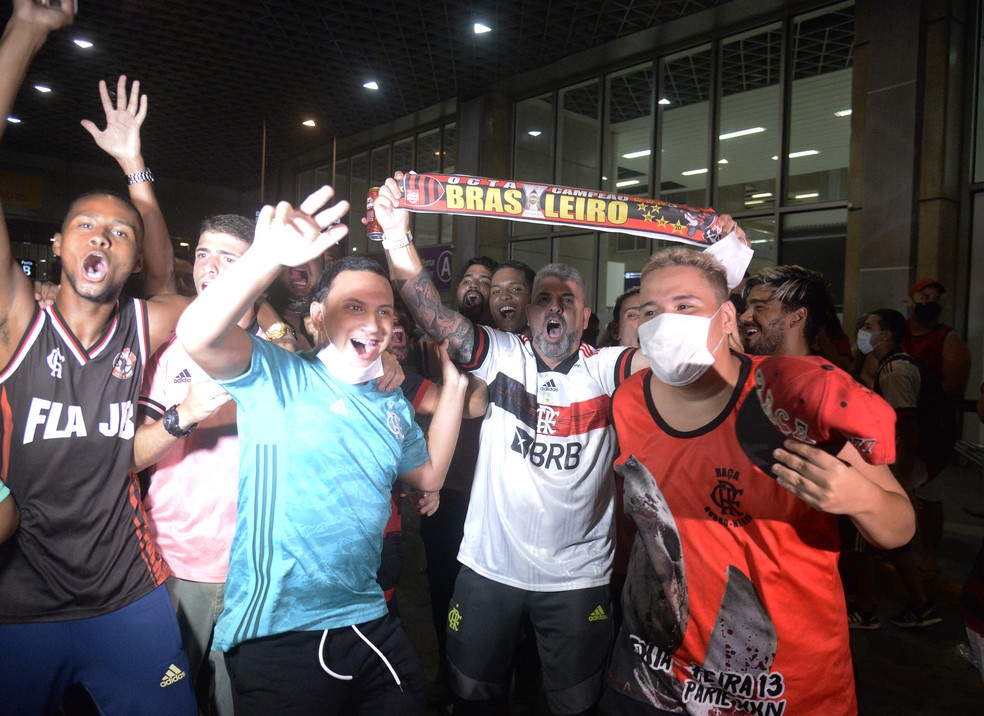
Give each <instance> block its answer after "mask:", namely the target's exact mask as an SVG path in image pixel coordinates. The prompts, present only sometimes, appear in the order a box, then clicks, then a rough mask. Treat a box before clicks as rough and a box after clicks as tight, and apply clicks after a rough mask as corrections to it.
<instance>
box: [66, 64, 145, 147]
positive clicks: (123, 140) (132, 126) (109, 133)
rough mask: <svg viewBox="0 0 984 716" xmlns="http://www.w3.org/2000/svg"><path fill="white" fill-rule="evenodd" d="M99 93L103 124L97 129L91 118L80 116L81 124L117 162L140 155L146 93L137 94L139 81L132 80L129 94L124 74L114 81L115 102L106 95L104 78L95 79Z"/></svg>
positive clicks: (107, 91) (107, 93)
mask: <svg viewBox="0 0 984 716" xmlns="http://www.w3.org/2000/svg"><path fill="white" fill-rule="evenodd" d="M99 97H100V98H101V99H102V106H103V112H105V113H106V128H105V129H103V130H100V129H99V128H98V127H96V125H95V123H94V122H91V121H90V120H88V119H83V120H82V126H83V127H85V129H86V131H88V132H89V134H91V135H92V138H93V139H95V140H96V144H97V145H99V148H100V149H102V150H103V151H104V152H106V153H107V154H108V155H109V156H111V157H113V158H114V159H115V160H116V161H118V162H119V163H120V164H121V165H122V164H124V163H125V162H127V161H132V160H134V159H137V158H138V157H140V127H141V125H143V123H144V120H145V119H146V118H147V95H145V94H143V95H142V94H140V82H139V81H138V80H134V82H133V86H132V87H131V88H130V92H129V95H128V94H127V91H126V75H120V78H119V80H117V82H116V106H115V107H113V102H112V100H111V99H110V97H109V89H108V88H107V87H106V82H105V81H104V80H99Z"/></svg>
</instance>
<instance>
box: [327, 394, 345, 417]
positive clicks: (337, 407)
mask: <svg viewBox="0 0 984 716" xmlns="http://www.w3.org/2000/svg"><path fill="white" fill-rule="evenodd" d="M328 410H330V411H331V412H333V413H334V414H335V415H343V416H346V417H347V416H348V414H349V412H348V408H346V407H345V401H344V400H343V399H342V398H339V399H338V400H336V401H335V402H334V403H332V405H331V407H330V408H328Z"/></svg>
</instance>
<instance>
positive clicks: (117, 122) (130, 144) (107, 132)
mask: <svg viewBox="0 0 984 716" xmlns="http://www.w3.org/2000/svg"><path fill="white" fill-rule="evenodd" d="M99 97H100V99H102V107H103V112H105V113H106V129H103V130H100V129H99V128H98V127H96V125H95V123H94V122H91V121H89V120H88V119H83V120H82V126H83V127H85V129H86V131H87V132H89V134H91V135H92V138H93V139H95V140H96V144H97V145H99V148H100V149H102V150H103V151H104V152H106V154H108V155H109V156H111V157H112V158H113V159H115V160H116V161H117V163H118V164H119V165H120V168H121V169H122V170H123V173H124V174H126V175H127V176H129V175H130V174H137V173H138V172H145V171H147V164H146V163H145V162H144V158H143V154H142V153H141V146H140V127H141V126H142V125H143V123H144V120H145V119H146V118H147V95H145V94H140V82H139V81H136V80H135V81H134V82H133V86H132V87H131V88H130V93H129V95H127V91H126V75H120V78H119V80H117V82H116V106H115V107H113V102H112V100H111V99H110V96H109V89H108V88H107V87H106V82H105V81H104V80H99ZM129 190H130V201H132V202H133V203H134V205H135V206H136V207H137V209H138V210H139V211H140V216H141V218H143V222H144V242H143V258H144V265H143V271H144V293H145V294H146V295H147V296H148V297H150V296H156V295H157V294H159V293H174V292H175V287H174V249H173V247H172V246H171V236H170V234H168V232H167V224H165V223H164V214H163V213H162V212H161V206H160V204H158V203H157V195H156V194H155V193H154V183H153V182H152V181H141V182H137V183H136V184H130V186H129Z"/></svg>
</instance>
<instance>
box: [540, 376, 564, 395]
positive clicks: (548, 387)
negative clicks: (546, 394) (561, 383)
mask: <svg viewBox="0 0 984 716" xmlns="http://www.w3.org/2000/svg"><path fill="white" fill-rule="evenodd" d="M540 390H552V391H553V392H555V393H556V392H557V390H559V388H557V384H556V383H554V382H553V379H550V380H548V381H547V382H546V383H544V384H543V385H541V386H540Z"/></svg>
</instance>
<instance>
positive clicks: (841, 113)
mask: <svg viewBox="0 0 984 716" xmlns="http://www.w3.org/2000/svg"><path fill="white" fill-rule="evenodd" d="M834 116H835V117H850V116H851V110H849V109H842V110H840V111H839V112H834Z"/></svg>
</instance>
